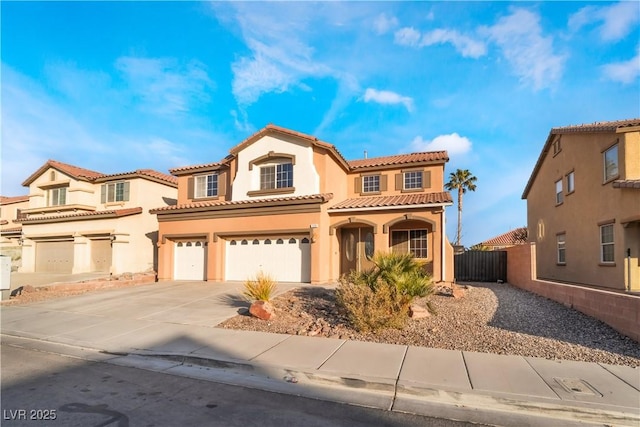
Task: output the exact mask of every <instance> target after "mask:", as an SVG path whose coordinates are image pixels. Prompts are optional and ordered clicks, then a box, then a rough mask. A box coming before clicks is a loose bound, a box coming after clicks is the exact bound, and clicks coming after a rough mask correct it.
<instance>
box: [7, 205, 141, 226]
mask: <svg viewBox="0 0 640 427" xmlns="http://www.w3.org/2000/svg"><path fill="white" fill-rule="evenodd" d="M139 213H142V208H140V207H138V208H127V209H113V210H107V211H90V212H74V213H69V214H60V215H46V216H29V217H27V218H22V219H19V220H16V222H21V223H25V222H30V223H36V222H60V221H70V220H81V219H105V218H120V217H124V216H129V215H136V214H139Z"/></svg>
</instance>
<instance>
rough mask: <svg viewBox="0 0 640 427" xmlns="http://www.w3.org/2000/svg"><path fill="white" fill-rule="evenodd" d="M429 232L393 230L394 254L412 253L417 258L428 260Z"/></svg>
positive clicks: (392, 245)
mask: <svg viewBox="0 0 640 427" xmlns="http://www.w3.org/2000/svg"><path fill="white" fill-rule="evenodd" d="M427 236H428V231H427V230H393V231H392V232H391V248H392V251H393V252H394V253H399V254H406V253H411V254H412V255H413V256H414V257H416V258H427V257H428V255H429V253H428V240H427Z"/></svg>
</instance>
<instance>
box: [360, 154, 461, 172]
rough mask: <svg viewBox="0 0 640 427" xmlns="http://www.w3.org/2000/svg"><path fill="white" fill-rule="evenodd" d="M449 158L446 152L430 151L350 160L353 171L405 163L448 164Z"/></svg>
mask: <svg viewBox="0 0 640 427" xmlns="http://www.w3.org/2000/svg"><path fill="white" fill-rule="evenodd" d="M447 161H449V156H448V155H447V152H446V151H429V152H423V153H408V154H396V155H393V156H384V157H372V158H369V159H358V160H350V161H349V162H348V163H349V167H350V168H351V169H352V170H356V169H363V168H373V167H380V166H392V165H401V164H405V163H421V162H447Z"/></svg>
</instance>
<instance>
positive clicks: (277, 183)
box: [260, 163, 293, 190]
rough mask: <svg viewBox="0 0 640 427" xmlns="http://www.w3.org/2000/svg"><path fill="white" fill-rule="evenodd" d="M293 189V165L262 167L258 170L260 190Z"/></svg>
mask: <svg viewBox="0 0 640 427" xmlns="http://www.w3.org/2000/svg"><path fill="white" fill-rule="evenodd" d="M290 187H293V164H292V163H281V164H278V165H270V166H262V167H261V168H260V190H273V189H276V188H290Z"/></svg>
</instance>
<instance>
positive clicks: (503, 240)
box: [471, 227, 527, 251]
mask: <svg viewBox="0 0 640 427" xmlns="http://www.w3.org/2000/svg"><path fill="white" fill-rule="evenodd" d="M525 243H527V227H520V228H516V229H513V230H511V231H507V232H506V233H502V234H501V235H499V236H496V237H492V238H491V239H488V240H485V241H484V242H482V243H479V244H477V245H474V246H472V247H471V248H472V249H473V248H476V247H480V248H482V249H484V250H490V251H498V250H500V249H504V248H509V247H511V246H515V245H522V244H525Z"/></svg>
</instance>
